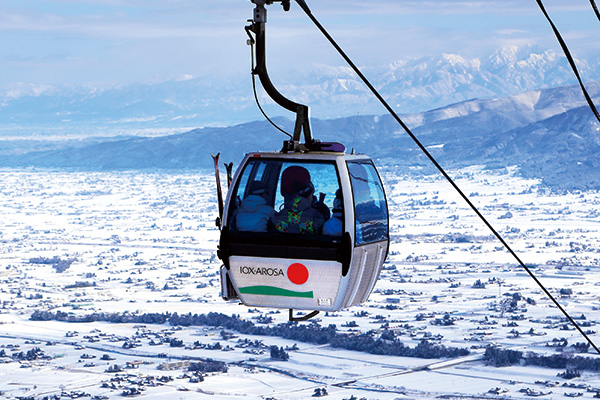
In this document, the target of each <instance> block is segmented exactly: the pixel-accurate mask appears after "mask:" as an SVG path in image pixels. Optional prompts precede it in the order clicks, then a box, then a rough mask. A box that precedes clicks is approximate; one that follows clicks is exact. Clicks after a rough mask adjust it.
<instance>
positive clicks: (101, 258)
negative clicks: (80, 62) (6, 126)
mask: <svg viewBox="0 0 600 400" xmlns="http://www.w3.org/2000/svg"><path fill="white" fill-rule="evenodd" d="M381 172H382V175H383V178H384V180H385V182H386V184H387V195H388V200H389V203H390V218H391V232H390V233H391V237H392V243H391V248H390V256H389V258H388V261H387V263H386V265H385V266H384V271H383V273H382V276H381V279H380V280H379V282H378V283H377V285H376V287H375V292H374V293H373V294H372V295H371V297H370V299H369V301H368V302H367V303H365V304H364V305H362V306H360V307H355V308H352V309H349V310H343V311H341V312H339V313H336V314H329V315H323V314H320V315H319V316H318V317H317V320H318V321H319V323H320V324H321V325H322V326H323V327H326V326H328V325H330V324H335V325H336V327H337V329H338V330H339V331H341V332H344V331H354V332H368V331H371V330H375V331H377V332H380V331H381V330H382V328H383V326H384V325H385V327H386V328H389V329H390V330H393V331H394V333H395V334H396V336H397V337H400V338H401V339H402V340H403V341H404V342H405V343H406V344H407V345H408V346H411V347H414V346H416V345H417V344H418V343H419V341H420V340H422V339H424V338H427V339H429V340H431V341H434V342H435V343H439V344H443V345H445V346H448V347H462V348H467V349H469V351H470V355H468V356H465V357H461V358H457V359H452V360H444V359H421V358H404V357H386V356H379V355H371V354H367V353H362V352H353V351H347V350H340V349H335V348H332V347H328V346H319V345H314V344H307V343H302V342H296V341H290V340H285V339H282V338H278V337H269V336H260V337H259V336H247V335H241V334H239V333H236V332H231V333H232V335H230V337H224V336H223V335H222V334H221V331H222V329H221V328H212V327H202V326H196V327H173V326H170V325H166V324H165V325H158V324H143V325H140V324H138V325H134V324H112V323H108V322H90V323H67V322H57V321H32V320H30V319H29V318H30V316H31V314H32V313H33V312H34V311H36V310H38V311H52V312H57V311H62V312H65V313H72V314H73V315H87V314H91V313H93V312H117V313H123V312H129V313H165V312H170V313H175V312H177V313H179V314H183V313H189V312H191V313H198V314H203V313H204V314H206V313H209V312H219V313H223V314H227V315H232V314H238V315H240V317H241V318H243V319H248V320H253V321H258V320H259V319H263V320H264V318H265V317H270V318H272V322H267V324H269V325H276V324H279V323H283V322H285V321H286V320H287V312H286V311H285V310H284V311H283V312H280V313H279V312H274V310H269V309H264V310H256V309H248V308H246V307H244V306H241V305H238V304H235V303H225V302H224V301H222V300H221V298H220V296H219V289H220V288H219V280H218V268H219V266H220V263H219V260H218V259H217V258H216V255H215V250H216V246H217V241H218V230H217V228H216V227H215V224H214V221H215V218H216V216H217V209H216V195H215V194H214V193H215V190H214V181H213V180H214V176H213V175H212V174H211V173H209V172H208V171H204V172H194V173H192V172H181V173H150V172H114V173H99V172H61V171H46V170H41V171H36V170H10V169H5V170H0V216H1V217H0V218H1V219H0V306H1V308H0V355H2V356H0V398H7V399H36V400H37V399H43V398H48V399H50V398H61V397H62V398H76V397H85V398H94V399H96V400H97V399H105V398H111V399H112V398H122V396H123V393H124V392H125V393H126V392H127V391H129V392H130V394H131V395H136V396H137V397H139V398H148V399H159V398H161V399H164V398H173V399H188V398H189V399H192V398H193V399H204V398H206V399H209V398H210V399H269V398H270V399H307V398H310V397H311V396H313V395H314V394H316V393H321V394H323V393H325V392H326V393H327V396H326V398H328V399H350V398H356V399H360V398H365V399H429V398H446V399H458V398H460V399H470V398H473V399H475V398H477V399H481V398H490V399H521V398H530V397H531V396H532V395H533V394H535V395H544V398H564V396H578V395H579V394H580V393H581V398H593V397H594V392H593V389H594V388H600V375H598V373H592V372H589V371H582V374H581V376H580V377H578V378H575V379H571V380H566V379H563V378H561V377H558V376H557V374H558V373H561V372H563V370H561V369H551V368H540V367H531V366H512V367H500V368H497V367H493V366H490V365H486V364H485V363H484V361H483V360H482V358H483V353H484V351H485V347H486V346H487V345H489V344H495V345H498V346H501V347H502V348H503V349H514V350H519V351H524V352H528V351H534V352H536V353H540V354H562V353H564V352H569V351H573V350H572V348H571V347H569V346H566V347H564V348H559V347H557V346H556V344H557V343H561V342H563V343H564V341H565V340H566V341H567V342H568V343H569V345H572V344H575V343H578V342H584V339H583V338H581V337H580V336H579V334H578V333H577V331H575V330H574V329H573V328H572V327H570V326H568V325H566V324H565V322H564V318H563V317H562V314H560V312H559V311H558V309H557V308H556V307H555V306H554V305H553V304H552V303H551V301H550V300H549V299H547V298H546V297H545V296H544V294H543V293H542V291H541V290H540V288H539V287H538V286H537V285H536V283H535V282H534V281H533V280H532V279H531V278H530V277H529V276H527V275H526V273H525V271H523V270H522V269H521V267H519V266H517V265H516V263H515V261H514V260H513V259H512V258H511V256H510V255H509V254H508V253H507V251H506V250H505V249H504V248H503V247H502V246H501V244H500V243H499V242H498V241H497V240H496V239H495V238H494V237H493V236H492V235H491V233H490V232H489V231H488V230H487V228H486V227H485V226H484V225H483V223H481V222H480V221H479V219H478V218H477V217H476V216H475V215H474V214H473V212H472V211H471V210H470V209H468V208H467V206H466V204H464V202H463V201H462V200H461V199H460V198H459V197H458V195H457V194H455V193H454V191H453V189H452V188H451V187H450V185H449V184H447V183H446V182H445V181H444V180H443V179H442V178H440V177H437V176H431V177H423V178H419V179H417V178H411V177H407V176H405V175H403V173H402V171H399V170H395V169H394V168H392V167H387V168H384V169H383V171H381ZM452 175H453V176H454V177H455V178H456V179H457V183H458V184H459V186H460V187H461V188H462V189H463V190H464V192H465V193H467V194H468V195H470V197H471V199H472V201H473V202H474V203H475V204H476V205H477V206H478V207H479V209H480V210H481V211H482V213H483V214H484V215H485V216H486V217H488V218H489V220H490V222H491V223H492V225H493V226H494V227H495V228H496V229H497V230H498V231H500V232H501V233H502V235H503V236H504V238H505V240H506V241H507V242H508V243H509V244H510V245H511V246H512V247H513V249H514V250H515V251H516V252H517V253H518V254H519V256H520V257H521V259H522V260H523V261H524V262H525V263H526V264H527V265H529V266H531V268H532V270H533V271H534V273H535V274H536V276H537V277H538V278H539V279H540V280H541V281H542V282H543V283H544V285H546V286H547V287H548V289H549V290H550V291H551V292H552V293H553V294H554V295H555V296H556V297H557V298H558V299H559V301H560V303H561V304H562V305H563V307H565V308H566V310H567V311H568V312H569V313H570V314H571V315H573V316H576V317H577V318H580V317H581V316H582V315H583V316H585V320H584V319H578V321H586V328H585V329H586V330H587V331H588V332H589V334H590V337H591V338H592V339H593V340H594V341H595V342H596V343H599V344H600V337H599V335H598V334H597V333H596V330H597V326H596V324H597V322H598V320H600V317H599V316H598V310H599V309H600V290H599V287H598V286H600V275H599V274H598V271H599V270H600V240H599V239H600V211H599V208H598V205H599V204H600V194H599V193H597V192H577V193H553V192H551V191H548V190H546V189H543V188H541V187H540V186H539V184H538V182H536V181H532V180H524V179H520V178H517V177H515V176H514V171H506V170H504V171H502V172H489V171H482V170H480V169H477V168H472V169H467V170H462V171H459V172H456V171H455V172H454V173H453V174H452ZM223 178H224V177H223ZM223 178H222V181H223V182H225V179H223ZM517 293H518V294H519V295H520V296H519V298H521V299H522V300H521V301H518V302H517V305H516V307H512V308H511V307H510V306H509V303H510V301H507V300H511V299H513V298H515V294H517ZM524 299H527V300H528V301H527V302H526V301H525V300H524ZM449 319H451V320H452V323H450V324H440V323H437V324H436V323H435V321H438V322H439V321H440V320H441V321H444V320H449ZM165 338H177V339H178V340H181V341H183V343H184V344H185V346H183V347H172V346H170V345H169V344H168V342H165ZM241 339H249V340H252V341H260V342H262V344H264V346H256V347H253V348H249V347H247V346H242V345H240V340H241ZM126 343H134V344H135V345H133V346H129V345H126ZM193 343H196V345H195V346H192V344H193ZM217 343H218V345H217ZM272 345H276V346H279V347H283V348H287V349H288V350H287V351H288V354H289V360H288V361H277V360H273V359H271V357H270V353H269V347H270V346H272ZM294 345H295V346H294ZM35 349H40V351H41V352H43V354H44V355H45V356H44V357H39V358H37V359H35V360H31V361H26V360H17V357H16V356H15V355H16V354H18V353H23V354H26V353H27V352H30V351H34V350H35ZM592 353H593V351H592V350H590V352H589V353H588V354H586V355H585V356H587V357H597V356H596V355H595V354H592ZM206 358H210V359H212V360H218V361H223V362H226V363H227V372H211V373H207V374H205V375H204V376H203V377H202V379H201V380H200V381H198V379H196V380H194V379H193V378H194V376H193V375H192V374H191V373H190V372H188V371H187V370H186V368H184V366H185V363H186V360H191V361H194V360H201V359H206ZM165 363H166V364H165ZM178 363H179V364H178ZM115 366H118V367H119V370H120V371H119V372H111V371H110V370H111V368H114V367H115ZM159 366H162V367H161V368H165V366H170V368H171V369H161V368H159ZM563 383H569V384H573V385H571V386H577V385H579V387H578V388H575V387H566V386H563ZM586 388H590V389H592V391H589V390H586ZM133 389H136V390H139V392H136V391H135V390H133ZM493 389H496V390H495V391H493V392H492V391H490V390H493ZM526 389H530V390H529V391H526Z"/></svg>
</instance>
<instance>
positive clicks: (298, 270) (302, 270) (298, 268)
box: [287, 263, 308, 285]
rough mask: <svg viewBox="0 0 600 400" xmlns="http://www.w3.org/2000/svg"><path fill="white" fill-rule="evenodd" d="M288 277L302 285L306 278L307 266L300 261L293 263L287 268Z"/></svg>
mask: <svg viewBox="0 0 600 400" xmlns="http://www.w3.org/2000/svg"><path fill="white" fill-rule="evenodd" d="M287 276H288V279H289V280H290V281H291V282H292V283H295V284H296V285H302V284H303V283H306V281H307V280H308V268H306V267H305V266H304V265H302V264H300V263H294V264H292V265H290V266H289V267H288V269H287Z"/></svg>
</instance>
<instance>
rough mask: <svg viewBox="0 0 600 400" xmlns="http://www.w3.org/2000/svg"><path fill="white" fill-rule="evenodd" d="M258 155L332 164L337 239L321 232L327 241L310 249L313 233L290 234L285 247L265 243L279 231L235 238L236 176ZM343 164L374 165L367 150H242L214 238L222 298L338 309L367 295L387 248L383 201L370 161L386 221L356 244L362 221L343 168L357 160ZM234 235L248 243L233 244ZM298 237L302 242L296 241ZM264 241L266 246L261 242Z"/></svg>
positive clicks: (256, 303)
mask: <svg viewBox="0 0 600 400" xmlns="http://www.w3.org/2000/svg"><path fill="white" fill-rule="evenodd" d="M257 160H261V161H263V160H264V162H265V164H266V165H269V164H268V163H269V162H272V163H284V165H287V164H290V165H291V164H293V165H307V166H308V165H309V164H310V163H313V164H314V165H321V164H319V163H323V165H326V166H328V168H331V169H332V170H333V168H334V167H335V171H336V174H337V176H336V179H337V185H339V186H335V187H337V188H339V190H340V191H341V193H342V201H343V210H344V212H343V227H344V228H343V230H344V234H343V238H342V236H339V237H334V238H331V239H332V240H331V242H328V241H327V238H325V240H324V242H325V243H326V244H321V243H317V244H318V245H319V246H323V247H324V248H321V247H318V248H315V247H314V246H313V243H311V242H310V241H311V240H315V238H309V237H308V236H295V239H298V240H297V242H293V243H291V244H288V245H287V246H286V243H285V242H283V243H277V244H273V245H271V244H270V243H269V241H270V240H277V239H278V236H277V235H281V237H285V234H278V233H275V234H273V233H270V234H263V233H251V234H247V233H244V234H243V235H245V236H243V235H242V236H241V239H239V238H237V237H236V234H235V233H234V232H233V227H232V225H233V223H232V217H233V213H235V210H234V209H235V206H234V202H236V201H238V203H239V198H240V197H242V194H241V193H238V189H240V185H241V184H244V182H241V183H240V180H242V181H243V179H245V178H247V177H248V176H249V175H248V174H249V172H248V170H247V169H246V168H249V167H248V165H249V164H250V163H253V162H258V161H257ZM348 163H360V164H361V165H364V166H366V168H367V169H369V168H370V167H369V164H370V165H372V161H371V160H370V159H369V158H368V157H366V156H363V155H347V154H344V153H327V152H322V153H321V152H319V153H316V152H313V153H309V154H303V153H250V154H248V155H246V157H245V158H244V160H243V162H242V164H241V165H240V167H239V168H238V170H237V171H236V173H235V175H234V178H233V183H232V186H231V190H230V191H229V192H228V194H227V199H226V202H225V212H224V215H223V227H222V239H221V245H220V247H221V250H220V252H221V255H222V258H223V260H224V264H225V265H224V266H223V267H222V271H221V272H222V273H221V280H222V291H223V293H222V294H223V297H224V298H226V299H227V298H229V299H231V298H235V299H236V300H237V299H239V300H240V301H241V302H242V303H244V304H245V305H247V306H253V307H272V308H288V309H297V310H319V311H337V310H340V309H343V308H347V307H350V306H353V305H357V304H360V303H363V302H365V301H366V300H367V299H368V297H369V295H370V294H371V292H372V291H373V288H374V286H375V283H376V282H377V279H378V277H379V274H380V271H381V267H382V265H383V263H384V261H385V259H386V256H387V252H388V247H389V234H388V219H387V218H388V217H387V204H386V203H385V195H384V193H383V186H382V185H381V181H380V178H379V175H378V174H377V172H376V170H375V169H374V166H373V167H372V169H373V171H375V172H371V175H370V177H369V180H372V181H373V182H374V185H375V186H376V187H377V188H378V189H377V190H380V195H379V196H380V198H379V201H380V203H381V206H380V208H381V209H383V208H385V221H384V223H385V226H381V227H379V228H378V229H380V231H381V232H380V233H379V234H378V235H379V236H377V237H376V238H375V239H374V240H371V241H369V242H368V243H362V242H361V239H360V236H361V233H360V232H359V230H360V227H359V226H358V225H357V223H356V198H355V197H356V193H355V192H354V191H353V187H352V186H353V185H352V179H351V177H350V175H351V173H350V172H349V170H350V169H351V168H355V164H350V165H351V167H350V168H349V166H348V165H349V164H348ZM279 168H280V169H281V168H282V167H279ZM363 169H364V168H363ZM264 173H265V174H266V172H264ZM280 173H281V170H278V171H277V174H274V175H275V176H279V175H280ZM313 179H319V177H313ZM375 181H376V182H375ZM355 186H356V185H355ZM354 190H356V188H354ZM240 192H241V189H240ZM236 199H238V200H236ZM272 202H274V200H273V201H272ZM382 211H383V210H382ZM380 219H381V218H380ZM381 225H383V223H381ZM273 235H275V237H273ZM357 236H358V238H357ZM303 240H306V242H303ZM236 241H242V242H243V241H246V242H245V243H244V244H239V243H238V242H236ZM240 243H241V242H240ZM253 243H254V244H253ZM304 243H306V248H303V247H302V246H303V244H304ZM264 246H266V247H265V248H264V249H262V247H264ZM261 249H262V250H261ZM228 283H229V289H228V285H227V284H228ZM232 292H234V293H232Z"/></svg>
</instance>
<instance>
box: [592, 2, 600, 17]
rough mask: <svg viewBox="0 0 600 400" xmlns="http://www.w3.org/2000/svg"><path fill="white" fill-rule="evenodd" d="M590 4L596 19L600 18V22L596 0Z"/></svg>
mask: <svg viewBox="0 0 600 400" xmlns="http://www.w3.org/2000/svg"><path fill="white" fill-rule="evenodd" d="M590 4H591V5H592V8H593V9H594V12H595V13H596V17H598V21H600V12H598V6H596V2H595V1H594V0H590Z"/></svg>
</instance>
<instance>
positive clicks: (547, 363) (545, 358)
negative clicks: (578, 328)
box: [484, 346, 600, 372]
mask: <svg viewBox="0 0 600 400" xmlns="http://www.w3.org/2000/svg"><path fill="white" fill-rule="evenodd" d="M484 359H485V361H486V362H487V363H488V364H490V365H494V366H496V367H507V366H510V365H535V366H538V367H546V368H557V369H570V370H580V371H584V370H585V371H596V372H597V371H600V359H599V358H592V357H583V356H574V355H573V354H566V353H563V354H552V355H542V354H538V353H534V352H527V353H523V352H522V351H518V350H509V349H501V348H498V347H495V346H488V347H487V348H486V350H485V355H484Z"/></svg>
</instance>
